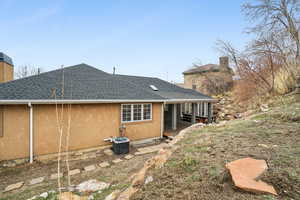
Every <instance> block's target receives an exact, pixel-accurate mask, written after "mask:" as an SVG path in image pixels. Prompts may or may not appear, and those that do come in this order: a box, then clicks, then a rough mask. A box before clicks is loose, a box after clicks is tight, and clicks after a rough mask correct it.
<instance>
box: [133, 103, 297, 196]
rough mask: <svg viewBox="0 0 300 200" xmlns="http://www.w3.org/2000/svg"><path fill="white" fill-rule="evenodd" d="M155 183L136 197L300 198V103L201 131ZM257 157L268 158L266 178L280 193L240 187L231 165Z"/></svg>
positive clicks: (188, 138)
mask: <svg viewBox="0 0 300 200" xmlns="http://www.w3.org/2000/svg"><path fill="white" fill-rule="evenodd" d="M178 145H180V148H179V149H178V150H177V151H176V152H174V154H173V155H172V156H171V158H170V159H169V160H168V162H167V163H166V165H165V167H164V168H162V169H153V170H152V171H151V172H150V175H152V176H153V178H154V181H153V182H151V183H149V184H147V185H145V186H143V188H142V190H141V191H139V192H138V193H137V194H135V195H134V196H133V197H132V199H134V200H142V199H143V200H153V199H160V200H165V199H185V200H190V199H191V200H192V199H201V200H204V199H212V200H216V199H222V200H223V199H228V200H234V199H236V200H242V199H247V200H251V199H265V200H272V199H300V103H291V102H286V103H285V105H280V106H277V107H272V108H271V110H270V111H268V112H264V113H258V114H256V115H253V116H252V117H249V118H247V119H239V120H233V121H230V122H228V123H227V124H226V125H223V126H218V127H217V126H207V127H205V128H202V129H199V130H196V131H194V132H192V133H190V134H188V135H186V136H185V138H184V139H183V140H182V141H181V142H180V143H179V144H178ZM245 157H252V158H257V159H264V160H266V161H267V163H268V166H269V170H268V171H267V172H266V173H265V174H264V175H263V176H262V177H261V179H262V180H263V181H265V182H267V183H269V184H271V185H273V186H274V187H275V189H276V190H277V192H278V193H279V196H277V197H274V196H271V195H256V194H252V193H247V192H244V191H242V190H239V189H237V188H236V187H234V185H233V183H232V180H231V177H230V175H229V174H228V172H227V170H226V169H225V164H226V163H228V162H230V161H233V160H236V159H240V158H245Z"/></svg>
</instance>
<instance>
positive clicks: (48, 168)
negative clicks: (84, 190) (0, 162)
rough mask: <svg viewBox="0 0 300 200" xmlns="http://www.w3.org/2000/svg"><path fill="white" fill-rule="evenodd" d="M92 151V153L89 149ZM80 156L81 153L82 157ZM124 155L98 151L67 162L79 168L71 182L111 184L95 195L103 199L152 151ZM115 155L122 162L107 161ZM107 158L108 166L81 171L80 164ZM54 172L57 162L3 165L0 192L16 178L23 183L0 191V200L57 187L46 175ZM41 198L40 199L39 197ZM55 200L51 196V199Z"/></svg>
mask: <svg viewBox="0 0 300 200" xmlns="http://www.w3.org/2000/svg"><path fill="white" fill-rule="evenodd" d="M131 150H132V151H131V153H134V152H135V149H131ZM91 153H92V154H95V153H96V152H91ZM84 155H85V154H84ZM84 155H83V156H84ZM124 156H125V155H120V156H117V155H112V156H108V155H105V154H104V153H103V151H98V152H97V153H96V157H95V158H87V159H81V160H76V161H71V162H70V169H71V170H72V169H80V170H81V173H80V174H76V175H73V176H71V183H72V184H74V185H77V184H79V183H81V182H83V181H87V180H90V179H97V180H99V181H104V182H106V183H110V184H111V185H114V186H113V187H110V188H109V189H108V190H106V191H104V192H103V193H101V195H98V198H100V199H101V198H102V196H103V198H104V197H105V195H108V194H109V193H110V192H111V191H112V190H115V189H122V188H124V187H126V186H127V184H128V178H129V177H130V175H131V174H133V173H134V172H136V171H137V170H139V169H140V168H141V167H142V166H143V164H144V162H145V160H147V159H148V158H149V157H151V156H153V153H149V154H145V155H139V156H135V157H133V158H132V159H130V160H126V159H125V158H124ZM117 158H121V159H122V160H123V161H122V162H120V163H117V164H113V163H112V162H111V161H112V160H114V159H117ZM104 161H108V162H109V163H110V164H111V166H109V167H106V168H100V167H97V169H96V170H93V171H89V172H84V170H83V169H84V167H86V166H89V165H98V164H100V163H101V162H104ZM62 169H63V172H64V174H66V165H65V162H62ZM54 173H57V161H50V162H47V163H41V162H35V163H34V164H32V165H30V164H26V165H22V166H17V167H11V168H3V169H1V171H0V183H1V184H0V191H3V190H4V189H5V187H6V186H8V185H10V184H14V183H17V182H20V181H25V186H23V187H22V188H21V189H18V190H15V191H12V192H5V193H4V192H0V200H24V199H25V200H26V199H28V198H31V197H33V196H35V195H39V194H41V193H43V192H47V191H50V190H57V188H58V186H57V179H54V180H52V179H50V175H51V174H54ZM38 177H45V181H44V182H43V183H40V184H36V185H31V186H29V185H28V182H29V181H30V180H31V179H34V178H38ZM62 180H63V187H66V186H67V178H66V176H64V177H63V178H62ZM41 199H42V198H41ZM53 199H55V198H53Z"/></svg>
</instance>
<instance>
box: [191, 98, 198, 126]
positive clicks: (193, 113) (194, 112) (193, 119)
mask: <svg viewBox="0 0 300 200" xmlns="http://www.w3.org/2000/svg"><path fill="white" fill-rule="evenodd" d="M196 106H197V105H196V104H195V103H192V124H195V123H196Z"/></svg>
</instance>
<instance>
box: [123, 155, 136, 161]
mask: <svg viewBox="0 0 300 200" xmlns="http://www.w3.org/2000/svg"><path fill="white" fill-rule="evenodd" d="M133 157H134V155H131V154H128V155H126V156H125V157H124V158H125V159H126V160H130V159H131V158H133Z"/></svg>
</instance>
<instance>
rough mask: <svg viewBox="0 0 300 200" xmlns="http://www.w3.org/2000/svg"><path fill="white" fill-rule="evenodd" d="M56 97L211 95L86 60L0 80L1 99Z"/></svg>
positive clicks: (43, 98)
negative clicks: (116, 71) (114, 72)
mask: <svg viewBox="0 0 300 200" xmlns="http://www.w3.org/2000/svg"><path fill="white" fill-rule="evenodd" d="M62 80H64V81H62ZM62 85H63V87H62ZM149 85H155V86H156V87H157V88H158V91H154V90H152V89H151V88H150V86H149ZM62 88H64V90H62ZM62 93H64V95H62ZM55 98H56V99H65V100H67V99H68V100H127V99H130V100H162V101H164V100H167V99H208V100H209V99H212V98H211V97H208V96H206V95H203V94H201V93H199V92H196V91H194V90H190V89H184V88H181V87H178V86H176V85H174V84H171V83H169V82H166V81H163V80H161V79H158V78H149V77H138V76H126V75H112V74H109V73H106V72H104V71H101V70H99V69H97V68H94V67H92V66H89V65H86V64H79V65H75V66H70V67H66V68H64V69H58V70H54V71H49V72H45V73H41V74H39V75H35V76H30V77H26V78H22V79H17V80H13V81H9V82H6V83H1V84H0V100H50V99H51V100H53V99H55Z"/></svg>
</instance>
